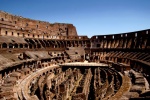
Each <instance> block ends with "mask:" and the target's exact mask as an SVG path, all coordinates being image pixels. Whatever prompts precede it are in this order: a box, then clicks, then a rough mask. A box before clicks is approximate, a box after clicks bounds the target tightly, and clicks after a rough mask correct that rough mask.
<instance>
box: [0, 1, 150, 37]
mask: <svg viewBox="0 0 150 100" xmlns="http://www.w3.org/2000/svg"><path fill="white" fill-rule="evenodd" d="M0 10H2V11H5V12H8V13H11V14H14V15H19V16H22V17H25V18H31V19H35V20H41V21H47V22H50V23H55V22H58V23H71V24H73V25H74V26H75V27H76V29H77V33H78V35H87V36H88V37H91V36H93V35H106V34H118V33H125V32H133V31H138V30H144V29H150V0H0Z"/></svg>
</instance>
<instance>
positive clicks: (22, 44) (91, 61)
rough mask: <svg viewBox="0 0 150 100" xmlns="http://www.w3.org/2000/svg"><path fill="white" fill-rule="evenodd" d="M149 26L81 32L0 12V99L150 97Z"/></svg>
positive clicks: (62, 99)
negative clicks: (106, 32)
mask: <svg viewBox="0 0 150 100" xmlns="http://www.w3.org/2000/svg"><path fill="white" fill-rule="evenodd" d="M149 50H150V30H149V29H147V30H141V31H135V32H130V33H121V34H111V35H96V36H93V37H91V38H88V37H87V36H78V34H77V32H76V28H75V26H73V25H72V24H67V23H49V22H45V21H39V20H34V19H29V18H24V17H21V16H16V15H12V14H9V13H6V12H3V11H0V100H129V99H131V100H133V99H150V89H149V87H150V86H149V82H150V72H149V71H150V51H149Z"/></svg>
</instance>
